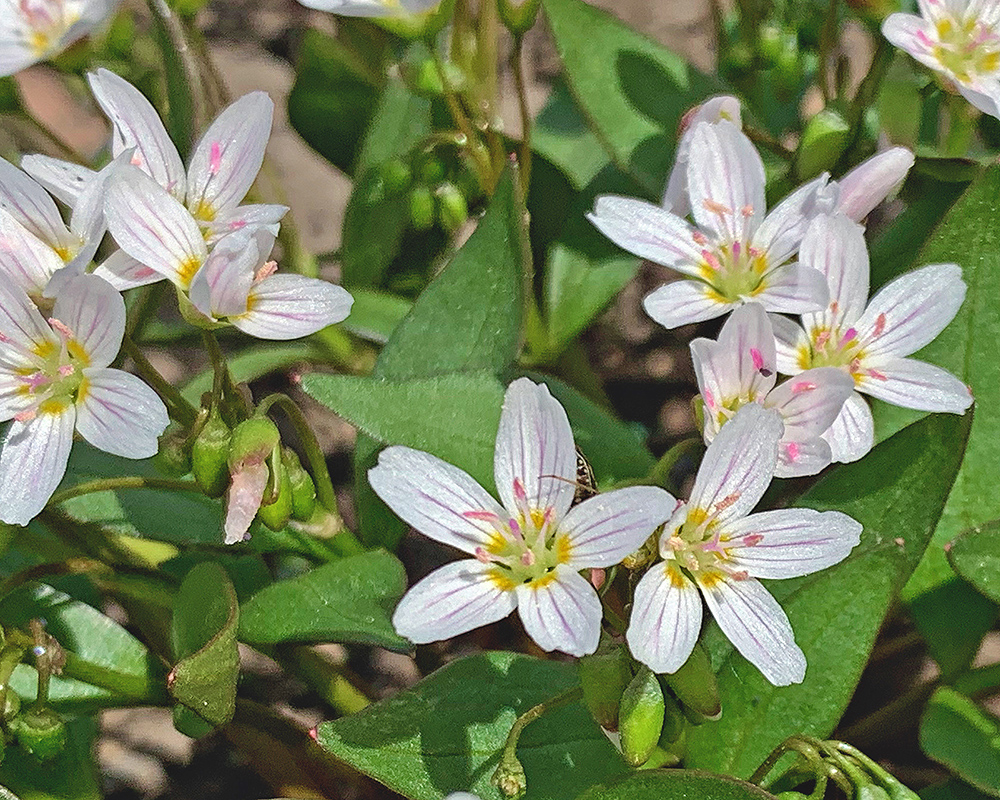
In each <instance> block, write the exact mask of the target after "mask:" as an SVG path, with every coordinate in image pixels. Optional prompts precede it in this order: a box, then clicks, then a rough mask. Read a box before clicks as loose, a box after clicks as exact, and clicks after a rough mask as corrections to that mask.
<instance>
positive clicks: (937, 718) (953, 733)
mask: <svg viewBox="0 0 1000 800" xmlns="http://www.w3.org/2000/svg"><path fill="white" fill-rule="evenodd" d="M920 747H921V748H922V749H923V751H924V752H925V753H926V754H927V755H928V756H929V757H930V758H932V759H934V760H935V761H937V762H939V763H941V764H944V765H945V766H946V767H948V768H949V769H951V770H952V771H954V772H955V773H956V774H957V775H958V776H959V777H960V778H962V780H964V781H966V782H968V783H970V784H972V785H973V786H975V787H976V788H977V789H981V790H982V791H984V792H987V793H988V794H991V795H993V796H994V797H1000V720H997V718H996V717H994V716H993V715H992V714H988V713H987V712H986V711H984V710H983V709H981V708H980V707H979V706H978V705H976V704H975V703H973V702H972V701H971V700H970V699H969V698H968V697H965V696H964V695H961V694H959V693H958V692H956V691H955V690H954V689H951V688H949V687H947V686H943V687H941V688H940V689H938V690H937V691H936V692H935V693H934V694H933V696H932V697H931V699H930V700H929V701H928V703H927V708H926V709H924V716H923V718H922V719H921V720H920Z"/></svg>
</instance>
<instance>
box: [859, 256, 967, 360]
mask: <svg viewBox="0 0 1000 800" xmlns="http://www.w3.org/2000/svg"><path fill="white" fill-rule="evenodd" d="M965 289H966V286H965V281H963V280H962V270H961V268H960V267H959V266H958V265H957V264H930V265H928V266H926V267H921V268H920V269H915V270H913V271H912V272H907V273H906V274H905V275H900V276H899V277H898V278H896V279H895V280H894V281H892V282H891V283H889V284H888V285H887V286H884V287H883V288H882V289H881V290H880V291H879V292H878V294H876V295H875V296H874V297H873V298H872V299H871V302H870V303H869V304H868V308H867V310H866V311H865V313H864V314H863V315H862V316H861V319H859V320H858V323H857V326H856V327H857V330H858V338H859V339H860V340H861V341H862V342H864V357H863V358H862V367H864V366H866V365H867V362H868V361H869V360H871V361H872V362H873V363H874V361H876V360H877V359H878V358H879V357H880V356H908V355H910V354H911V353H915V352H917V350H919V349H920V348H922V347H924V346H925V345H927V344H929V343H930V342H932V341H933V340H934V339H935V338H936V337H937V335H938V334H939V333H941V331H943V330H944V329H945V328H946V327H947V326H948V323H950V322H951V321H952V320H953V319H954V318H955V315H956V314H957V313H958V309H959V308H960V307H961V305H962V301H963V300H964V299H965Z"/></svg>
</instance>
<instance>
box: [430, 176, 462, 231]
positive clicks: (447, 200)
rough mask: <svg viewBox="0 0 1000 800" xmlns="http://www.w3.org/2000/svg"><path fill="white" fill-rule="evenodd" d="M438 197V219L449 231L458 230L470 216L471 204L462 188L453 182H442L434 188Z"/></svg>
mask: <svg viewBox="0 0 1000 800" xmlns="http://www.w3.org/2000/svg"><path fill="white" fill-rule="evenodd" d="M434 196H435V197H436V198H437V212H438V221H439V222H440V223H441V227H442V228H443V229H444V230H445V231H446V232H448V233H454V232H455V231H457V230H458V229H459V228H460V227H461V226H462V225H463V224H464V223H465V221H466V220H467V219H468V218H469V204H468V203H466V202H465V195H463V194H462V190H461V189H459V188H458V187H457V186H456V185H455V184H453V183H451V182H445V183H442V184H441V185H440V186H438V187H437V189H435V190H434Z"/></svg>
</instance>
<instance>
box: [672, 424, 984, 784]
mask: <svg viewBox="0 0 1000 800" xmlns="http://www.w3.org/2000/svg"><path fill="white" fill-rule="evenodd" d="M968 422H969V419H968V417H957V416H953V415H946V414H940V415H936V416H932V417H929V418H927V419H925V420H922V421H921V422H920V423H918V424H916V425H913V426H911V427H909V428H907V429H905V430H903V431H901V432H900V433H898V434H896V435H895V436H894V437H892V438H891V439H889V440H888V441H886V442H883V443H882V444H880V445H879V446H878V447H877V448H875V450H873V451H872V452H871V453H869V454H868V455H867V456H866V457H865V458H864V459H862V460H861V461H858V462H855V463H853V464H845V465H842V466H840V467H838V468H836V469H835V470H833V471H831V472H830V473H829V474H828V475H826V476H825V477H824V478H823V479H821V480H820V481H819V482H818V483H817V484H816V485H815V486H814V487H813V488H812V489H811V490H810V491H808V492H807V493H806V494H805V495H803V496H802V497H801V498H800V500H799V501H798V502H797V503H796V505H799V506H801V507H804V508H815V509H818V510H820V511H827V510H838V511H842V512H844V513H846V514H848V515H850V516H851V517H853V518H854V519H856V520H857V521H858V522H860V523H861V524H862V525H863V527H864V532H863V534H862V538H861V544H860V545H858V546H857V547H856V548H855V549H854V550H853V551H852V553H851V555H850V556H848V558H847V559H845V560H844V561H842V562H841V563H840V564H837V565H836V566H834V567H831V568H830V569H827V570H823V571H822V572H818V573H815V574H813V575H807V576H805V577H803V578H796V579H792V580H784V581H765V583H767V585H768V589H769V590H770V591H771V592H772V594H774V595H775V597H776V598H777V599H778V600H779V601H780V602H781V603H782V605H783V607H784V609H785V611H786V613H787V614H788V618H789V620H790V621H791V623H792V629H793V630H794V631H795V638H796V641H797V642H798V644H799V646H800V647H801V648H802V650H803V652H804V653H805V655H806V659H807V662H808V665H809V666H808V669H807V671H806V677H805V680H804V682H803V683H801V684H798V685H795V686H788V687H782V688H775V687H774V686H771V684H770V683H768V681H767V680H766V679H765V678H764V677H763V676H762V675H761V674H760V672H759V671H758V670H757V669H756V668H755V667H753V666H752V665H750V664H749V663H748V662H747V661H746V660H745V659H744V658H743V657H742V656H740V655H739V654H738V653H736V652H735V650H733V648H732V646H731V645H730V644H729V642H728V641H727V640H726V639H725V637H724V636H723V635H722V634H721V632H720V631H719V629H718V627H717V626H716V625H715V624H714V623H712V625H711V626H710V628H709V633H708V635H707V636H706V644H707V645H708V647H709V651H710V653H711V654H712V656H713V664H714V666H715V667H716V669H717V672H718V675H719V689H720V693H721V695H722V709H723V713H722V718H721V719H720V720H719V721H718V722H711V723H707V724H705V725H701V726H699V727H696V728H693V729H691V730H690V732H689V739H688V742H689V747H688V760H687V762H686V763H687V765H688V766H691V767H698V768H701V769H709V770H712V771H718V772H726V773H729V774H732V775H737V776H747V775H749V774H750V773H752V772H753V770H754V769H755V768H756V767H757V766H758V765H759V764H760V763H761V762H762V761H763V760H764V758H765V757H766V756H767V754H768V753H769V752H770V751H771V750H772V749H774V748H775V747H776V746H777V745H778V744H780V743H781V741H782V740H784V739H785V738H786V737H787V736H790V735H791V734H793V733H808V734H812V735H815V736H818V737H821V738H822V737H826V736H828V735H829V734H830V732H831V731H832V730H833V728H834V726H835V725H836V724H837V722H838V721H839V720H840V718H841V716H842V714H843V712H844V709H845V708H846V707H847V703H848V701H849V700H850V698H851V695H852V694H853V692H854V687H855V686H856V685H857V682H858V679H859V678H860V676H861V671H862V669H863V668H864V665H865V663H866V662H867V660H868V655H869V653H870V652H871V648H872V646H873V644H874V641H875V636H876V634H877V633H878V629H879V627H880V626H881V624H882V620H883V618H884V616H885V614H886V611H887V610H888V608H889V603H890V602H891V600H892V598H893V596H894V593H895V592H896V591H898V589H899V587H900V586H901V585H902V583H903V582H904V581H905V580H906V578H907V577H908V576H909V575H910V573H911V572H912V571H913V569H914V567H915V566H916V564H917V562H918V561H919V559H920V557H921V555H922V553H923V552H924V549H925V548H926V546H927V542H928V540H929V539H930V536H931V533H932V531H933V530H934V528H935V526H936V525H937V523H938V520H939V518H940V515H941V509H942V508H943V507H944V503H945V500H946V498H947V497H948V492H949V491H950V489H951V482H952V480H953V479H954V476H955V474H956V472H957V471H958V466H959V464H960V463H961V458H962V446H963V443H964V440H965V436H966V435H967V431H968ZM862 598H863V599H862Z"/></svg>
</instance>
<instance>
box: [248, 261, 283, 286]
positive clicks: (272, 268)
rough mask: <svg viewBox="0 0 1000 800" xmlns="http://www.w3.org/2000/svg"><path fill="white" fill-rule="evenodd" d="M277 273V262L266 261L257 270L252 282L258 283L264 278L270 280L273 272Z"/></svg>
mask: <svg viewBox="0 0 1000 800" xmlns="http://www.w3.org/2000/svg"><path fill="white" fill-rule="evenodd" d="M277 271H278V262H277V261H268V262H267V263H266V264H264V266H262V267H261V268H260V269H259V270H257V274H256V275H254V276H253V282H254V283H255V284H256V283H260V282H261V281H262V280H264V279H265V278H270V277H271V276H272V275H273V274H274V273H275V272H277Z"/></svg>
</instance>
